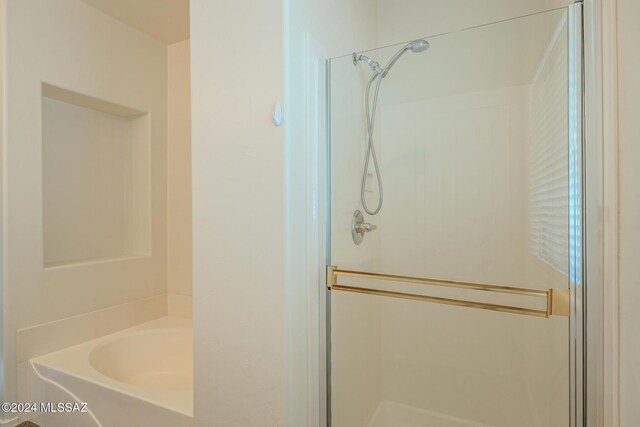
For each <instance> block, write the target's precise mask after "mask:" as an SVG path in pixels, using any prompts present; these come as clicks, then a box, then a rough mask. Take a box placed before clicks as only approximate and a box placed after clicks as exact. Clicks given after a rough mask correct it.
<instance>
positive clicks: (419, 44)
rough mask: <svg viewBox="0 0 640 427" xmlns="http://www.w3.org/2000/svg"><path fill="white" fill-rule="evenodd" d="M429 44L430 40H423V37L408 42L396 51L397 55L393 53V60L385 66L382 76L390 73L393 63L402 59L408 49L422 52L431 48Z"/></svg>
mask: <svg viewBox="0 0 640 427" xmlns="http://www.w3.org/2000/svg"><path fill="white" fill-rule="evenodd" d="M429 46H430V45H429V42H428V41H426V40H423V39H418V40H414V41H412V42H411V43H408V44H407V45H405V46H404V47H403V48H402V49H400V50H399V51H398V52H396V54H395V55H393V57H392V58H391V60H390V61H389V62H388V63H387V65H386V66H385V67H384V71H383V72H382V77H387V74H389V70H391V67H393V65H394V64H395V63H396V62H397V61H398V59H400V57H401V56H402V55H403V54H404V53H405V52H406V51H408V50H410V51H412V52H413V53H420V52H424V51H425V50H427V49H429Z"/></svg>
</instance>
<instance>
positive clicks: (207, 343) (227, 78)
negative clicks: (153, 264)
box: [191, 0, 287, 427]
mask: <svg viewBox="0 0 640 427" xmlns="http://www.w3.org/2000/svg"><path fill="white" fill-rule="evenodd" d="M282 19H283V9H282V3H280V2H262V1H249V2H242V3H237V2H212V1H209V0H193V1H192V2H191V59H192V62H191V83H192V90H191V96H192V161H193V163H192V167H193V296H194V298H193V302H194V334H195V340H194V341H195V365H194V369H195V408H194V414H195V419H196V425H198V426H212V425H220V426H242V427H251V426H260V427H263V426H281V425H284V424H285V411H286V406H287V402H286V396H285V393H286V390H285V384H286V370H285V331H286V329H285V306H286V295H285V288H284V185H285V182H284V157H285V152H284V131H283V128H277V127H275V126H274V125H273V122H272V121H271V111H272V108H273V105H274V103H275V102H277V101H280V102H281V101H282V99H283V95H284V94H283V91H284V81H283V72H284V69H283V60H284V57H283V50H282V49H283V21H282ZM285 120H287V119H286V118H285ZM285 126H286V125H285Z"/></svg>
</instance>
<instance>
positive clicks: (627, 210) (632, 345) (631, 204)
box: [618, 0, 640, 427]
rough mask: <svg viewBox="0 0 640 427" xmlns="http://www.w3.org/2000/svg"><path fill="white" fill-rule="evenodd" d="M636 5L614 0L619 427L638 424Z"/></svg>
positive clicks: (639, 106) (639, 63) (639, 30)
mask: <svg viewBox="0 0 640 427" xmlns="http://www.w3.org/2000/svg"><path fill="white" fill-rule="evenodd" d="M639 21H640V3H639V2H637V1H636V0H618V79H619V80H618V96H619V99H618V102H619V144H620V146H619V147H620V148H619V149H620V157H619V162H620V176H619V178H620V193H619V197H620V425H621V426H623V427H631V426H635V425H637V423H638V419H640V406H639V405H638V398H639V396H640V368H639V363H638V362H639V361H640V335H639V332H638V322H639V321H640V317H639V315H638V313H640V268H639V267H638V259H640V239H639V238H638V236H640V215H639V214H638V212H640V167H638V165H639V164H640V143H639V141H640V121H639V120H638V116H639V115H640V79H639V77H638V76H639V75H640V52H639V51H638V40H639V39H640V27H639V26H638V22H639Z"/></svg>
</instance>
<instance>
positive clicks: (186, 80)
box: [167, 40, 192, 296]
mask: <svg viewBox="0 0 640 427" xmlns="http://www.w3.org/2000/svg"><path fill="white" fill-rule="evenodd" d="M167 49H168V66H169V71H168V76H167V77H168V84H169V86H168V92H167V98H168V99H167V282H168V289H169V293H171V294H177V295H182V296H190V295H191V241H192V239H191V76H190V68H189V64H190V56H189V55H190V52H189V41H188V40H186V41H183V42H180V43H175V44H172V45H169V46H168V47H167Z"/></svg>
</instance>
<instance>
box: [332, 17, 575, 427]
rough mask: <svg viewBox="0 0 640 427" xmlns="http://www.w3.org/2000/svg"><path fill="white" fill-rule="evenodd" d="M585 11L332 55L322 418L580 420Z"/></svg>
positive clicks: (371, 422)
mask: <svg viewBox="0 0 640 427" xmlns="http://www.w3.org/2000/svg"><path fill="white" fill-rule="evenodd" d="M579 11H580V10H579V9H578V8H577V7H576V6H572V7H571V8H562V9H557V10H553V11H549V12H545V13H539V14H536V15H531V16H527V17H522V18H517V19H512V20H508V21H502V22H499V23H495V24H491V25H486V26H481V27H475V28H472V29H468V30H464V31H460V32H455V33H449V34H443V35H438V36H434V37H428V38H425V39H418V41H417V42H414V44H410V43H409V44H400V45H397V46H390V47H385V48H381V49H376V50H372V51H368V52H361V53H358V55H355V56H352V55H348V56H344V57H338V58H332V59H330V61H329V69H330V188H331V191H330V224H331V227H330V267H329V268H328V274H327V286H328V288H329V289H330V293H329V295H330V313H331V314H330V319H329V321H330V323H331V324H330V331H331V333H330V341H331V342H330V345H329V348H330V349H331V350H330V357H329V359H330V387H329V389H330V396H329V402H330V404H329V406H330V408H329V410H330V420H331V425H332V426H333V427H360V426H362V427H367V426H368V427H405V426H406V427H409V426H435V427H459V426H483V427H484V426H487V427H488V426H490V427H514V426H517V427H567V426H570V425H575V423H576V413H577V412H578V411H579V407H580V404H579V401H580V392H579V391H578V384H577V382H576V381H575V378H574V377H573V375H575V374H572V372H574V373H575V372H576V370H577V369H579V367H577V366H575V365H574V361H575V360H577V359H579V357H578V353H579V351H580V349H579V347H577V345H578V344H576V343H577V340H576V339H575V336H573V335H572V334H573V333H572V332H571V331H572V330H574V331H575V330H576V329H579V325H577V324H576V322H575V321H574V319H578V318H579V317H580V316H579V313H578V311H579V310H580V304H579V302H580V297H579V294H580V292H581V282H582V279H581V277H582V274H581V271H582V259H581V256H580V253H581V239H582V235H583V233H582V232H581V229H582V219H581V199H582V190H581V188H582V184H581V178H580V177H581V173H580V163H581V160H580V159H581V157H580V156H581V147H582V144H581V135H580V127H581V126H580V117H581V104H580V100H581V83H580V82H581V77H580V74H579V73H580V67H579V54H580V43H581V42H580V36H579V34H580V28H579V22H580V17H579V16H578V15H579ZM416 43H417V44H416ZM425 43H426V44H425ZM360 55H364V56H360ZM387 64H391V65H392V66H393V69H390V67H389V66H388V65H387ZM367 88H368V90H367ZM367 95H368V96H367ZM367 110H368V112H367ZM370 144H371V145H372V146H373V150H371V149H370V148H369V145H370ZM373 151H375V155H376V162H375V163H377V168H376V165H375V163H374V160H373ZM367 158H369V161H368V163H369V165H368V167H367ZM365 170H366V172H364V171H365ZM381 189H382V191H381ZM381 192H382V193H383V197H381ZM363 199H364V200H363ZM378 206H380V209H379V212H377V213H376V212H375V210H376V208H377V207H378ZM570 302H571V303H570Z"/></svg>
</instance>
